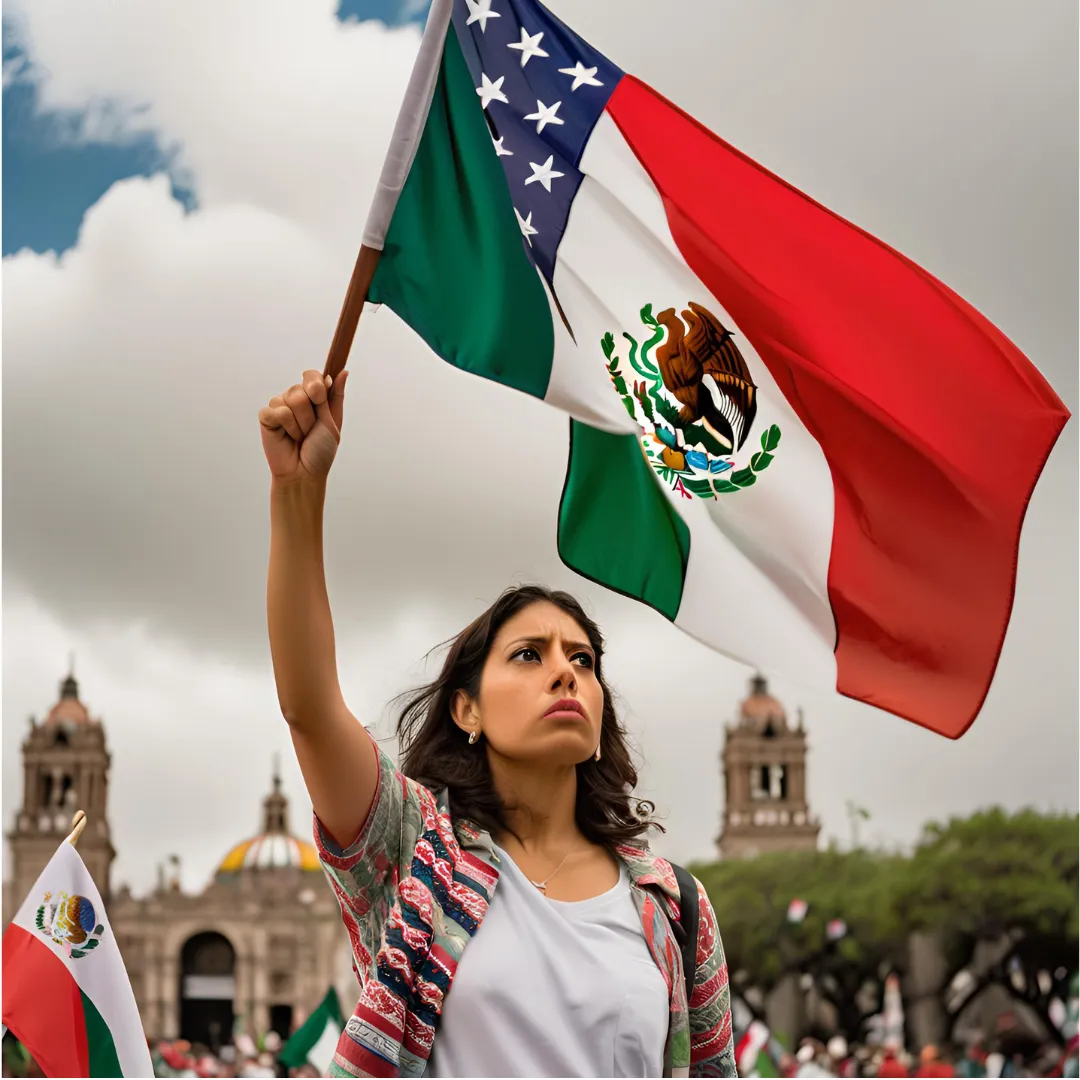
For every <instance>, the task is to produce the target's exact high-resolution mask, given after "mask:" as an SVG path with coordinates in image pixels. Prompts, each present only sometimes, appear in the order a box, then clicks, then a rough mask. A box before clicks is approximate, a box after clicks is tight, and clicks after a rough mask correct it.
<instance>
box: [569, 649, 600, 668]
mask: <svg viewBox="0 0 1080 1080" xmlns="http://www.w3.org/2000/svg"><path fill="white" fill-rule="evenodd" d="M570 659H571V660H584V661H585V662H584V664H582V667H587V668H589V670H590V671H591V670H592V668H593V667H595V666H596V665H595V664H594V663H593V658H592V657H591V656H590V655H589V654H588V653H587V652H579V653H574V655H573V656H572V657H570Z"/></svg>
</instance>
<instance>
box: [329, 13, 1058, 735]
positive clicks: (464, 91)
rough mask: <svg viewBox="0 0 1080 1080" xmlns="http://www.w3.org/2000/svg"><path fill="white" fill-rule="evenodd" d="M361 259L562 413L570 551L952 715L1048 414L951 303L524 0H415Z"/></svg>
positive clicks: (759, 657) (878, 699)
mask: <svg viewBox="0 0 1080 1080" xmlns="http://www.w3.org/2000/svg"><path fill="white" fill-rule="evenodd" d="M364 250H366V251H367V252H368V253H369V255H370V254H371V253H381V254H378V255H377V256H376V257H377V260H378V261H377V265H376V266H375V269H374V277H373V279H372V280H371V283H370V289H369V291H368V298H369V299H370V300H371V301H373V302H376V303H384V304H387V305H388V306H389V307H390V308H392V309H393V310H394V311H395V312H396V313H397V314H398V315H399V316H400V317H401V318H402V319H403V320H404V321H405V322H406V323H407V324H409V325H410V326H411V327H412V328H413V329H414V330H415V331H416V332H417V333H419V334H420V336H421V337H422V338H423V339H424V340H425V341H426V342H427V343H428V344H429V345H430V346H431V348H432V349H433V350H434V351H435V352H436V353H437V354H438V355H440V356H441V357H442V358H443V359H445V360H446V361H448V362H449V363H451V364H453V365H455V366H457V367H458V368H461V369H462V370H464V371H468V372H472V373H473V374H475V375H479V376H481V377H483V378H486V379H491V380H495V381H496V382H499V383H502V384H504V385H505V386H508V387H512V388H514V389H516V390H519V391H522V392H524V393H527V394H530V395H532V396H534V397H536V398H539V399H542V400H543V401H545V402H547V403H548V404H550V405H553V406H555V407H557V408H559V409H562V410H565V411H566V412H567V413H569V414H570V416H571V422H570V450H569V466H568V470H567V474H566V481H565V486H564V490H563V495H562V500H561V505H560V507H559V513H558V529H557V537H558V547H559V552H560V555H561V557H562V558H563V560H564V561H565V562H566V563H567V564H568V565H569V566H570V567H572V568H573V569H574V570H576V571H577V572H579V573H581V574H582V575H584V576H585V577H588V578H591V579H593V580H595V581H597V582H599V583H601V584H602V585H605V586H607V587H608V588H610V589H614V590H616V591H618V592H621V593H623V594H625V595H628V596H631V597H634V598H636V599H638V600H640V601H642V602H644V603H645V604H648V605H650V606H652V607H653V608H655V609H656V610H657V611H659V612H660V613H662V614H663V615H664V616H666V617H667V618H668V619H670V620H672V621H673V622H674V623H675V624H676V625H677V626H679V627H681V628H682V629H683V630H684V631H686V632H687V633H688V634H690V635H692V636H693V637H695V638H697V639H699V640H701V641H703V642H705V643H706V644H708V645H710V646H712V647H713V648H715V649H717V650H719V651H720V652H722V653H724V654H726V655H728V656H731V657H734V658H736V659H738V660H741V661H743V662H746V663H748V664H752V665H754V666H755V667H757V668H758V669H760V670H765V671H772V672H776V673H778V674H782V675H786V676H788V677H790V678H792V679H794V680H796V681H800V682H802V683H803V684H804V685H808V686H818V687H822V688H826V689H835V690H838V691H839V692H840V693H842V694H845V695H847V696H850V697H853V698H856V699H858V700H861V701H864V702H868V703H870V704H872V705H875V706H878V707H880V708H882V709H885V710H888V711H890V712H892V713H895V714H897V715H899V716H902V717H905V718H907V719H910V720H912V721H914V722H916V723H918V724H921V725H924V726H926V727H928V728H931V729H933V730H934V731H937V732H939V733H941V734H943V735H946V736H950V737H957V736H959V735H961V734H962V733H963V732H964V731H965V730H966V729H967V727H968V726H969V725H970V723H971V722H972V721H973V720H974V718H975V716H976V715H977V713H978V711H979V709H980V707H981V705H982V702H983V699H984V698H985V696H986V693H987V691H988V688H989V686H990V682H991V679H992V677H993V674H994V670H995V667H996V664H997V660H998V654H999V652H1000V649H1001V645H1002V640H1003V637H1004V633H1005V628H1006V626H1007V624H1008V621H1009V616H1010V612H1011V608H1012V600H1013V587H1014V579H1015V572H1016V558H1017V548H1018V544H1019V537H1020V527H1021V522H1022V519H1023V516H1024V512H1025V509H1026V507H1027V504H1028V500H1029V498H1030V496H1031V493H1032V489H1033V487H1034V485H1035V482H1036V480H1037V478H1038V476H1039V474H1040V472H1041V470H1042V468H1043V465H1044V463H1045V461H1046V459H1047V455H1048V454H1049V453H1050V450H1051V448H1052V446H1053V444H1054V442H1055V440H1056V438H1057V436H1058V433H1059V432H1060V431H1061V428H1062V427H1063V425H1064V424H1065V422H1066V420H1067V418H1068V413H1067V411H1066V409H1065V407H1064V405H1063V404H1062V402H1061V401H1060V400H1059V399H1058V397H1057V395H1056V394H1055V393H1054V391H1053V390H1052V389H1051V387H1050V386H1049V385H1048V384H1047V382H1046V381H1045V380H1044V379H1043V377H1042V376H1041V375H1040V374H1039V372H1038V371H1037V370H1036V368H1035V367H1034V366H1033V365H1032V364H1031V363H1030V362H1029V361H1028V359H1027V358H1026V357H1025V356H1024V355H1023V354H1022V353H1021V352H1020V350H1019V349H1018V348H1017V347H1016V346H1015V345H1014V344H1013V343H1012V342H1011V341H1009V340H1008V339H1007V338H1006V337H1005V335H1004V334H1002V333H1001V331H1000V330H998V329H997V328H996V327H995V326H993V325H992V324H991V323H990V322H989V321H987V320H986V319H985V318H983V317H982V316H981V315H980V314H979V313H978V312H977V311H976V310H975V309H974V308H972V307H971V306H970V305H969V304H968V303H966V302H965V301H964V300H963V299H961V298H960V297H959V296H957V295H956V294H955V293H954V292H952V291H951V290H950V289H948V288H947V287H946V286H945V285H943V284H942V283H941V282H940V281H938V280H937V279H936V278H934V277H933V276H932V275H931V274H929V273H928V272H926V271H925V270H923V269H921V268H920V267H919V266H917V265H915V264H914V263H913V262H912V261H911V260H909V259H907V258H905V257H904V256H903V255H901V254H900V253H898V252H897V251H895V250H893V249H892V248H890V247H888V246H887V245H886V244H884V243H882V242H881V241H880V240H877V239H875V238H874V237H873V236H870V235H869V234H867V233H866V232H864V231H862V230H861V229H859V228H857V227H855V226H854V225H852V224H850V223H848V222H847V221H845V220H843V219H842V218H840V217H838V216H837V215H835V214H833V213H831V212H830V211H828V210H826V209H825V208H824V207H822V206H821V205H819V204H817V203H816V202H814V201H813V200H812V199H810V198H808V197H807V196H806V195H804V194H802V193H801V192H800V191H798V190H796V189H795V188H794V187H792V186H791V185H790V184H787V183H785V182H784V181H782V180H781V179H779V178H778V177H776V176H774V175H772V174H771V173H769V172H768V171H767V170H765V169H764V168H762V167H761V166H760V165H758V164H756V163H755V162H753V161H751V160H750V159H749V158H747V157H746V156H745V155H744V154H742V153H740V152H739V151H738V150H736V149H735V148H734V147H732V146H730V145H728V144H727V143H725V142H724V141H723V140H722V139H721V138H719V137H718V136H716V135H714V134H713V133H712V132H710V131H708V130H707V129H706V128H704V127H703V126H702V125H701V124H699V123H697V122H696V121H695V120H693V119H692V118H691V117H690V116H688V115H687V114H686V113H684V112H683V111H681V110H680V109H679V108H677V107H676V106H675V105H673V104H672V103H671V102H669V101H667V100H665V99H664V98H663V97H662V96H661V95H660V94H658V93H657V92H656V91H654V90H653V89H651V88H650V87H649V86H647V85H646V84H645V83H643V82H642V81H641V80H640V79H638V78H635V77H634V76H633V75H631V74H628V73H624V72H623V71H622V70H621V69H620V68H619V67H618V66H617V65H616V64H615V63H614V62H613V61H612V60H610V59H609V58H608V57H606V56H604V55H603V54H601V53H600V52H598V51H597V50H596V49H595V48H593V47H592V46H591V45H590V44H589V43H588V42H586V41H584V40H583V39H582V38H581V37H580V36H579V35H577V34H576V33H575V32H574V31H573V30H571V29H570V28H569V27H567V26H566V25H565V24H564V23H562V22H560V21H559V20H558V19H557V18H555V16H554V15H552V14H551V13H550V12H549V11H548V10H547V9H546V8H545V7H544V6H543V5H542V4H540V3H537V2H535V0H516V2H514V3H510V2H509V0H434V3H433V5H432V8H431V12H430V15H429V18H428V22H427V27H426V30H425V34H424V38H423V43H422V46H421V50H420V54H419V57H418V59H417V62H416V66H415V69H414V72H413V76H412V80H411V82H410V84H409V88H408V91H407V94H406V99H405V102H404V104H403V106H402V109H401V113H400V115H399V119H398V125H397V129H396V131H395V134H394V138H393V141H392V145H391V150H390V153H389V156H388V158H387V161H386V164H385V166H384V172H383V177H382V180H381V181H380V185H379V189H378V192H377V195H376V198H375V200H374V203H373V206H372V209H371V212H370V215H369V218H368V224H367V227H366V230H365V233H364ZM362 261H363V253H362V259H361V262H362ZM369 262H370V260H369ZM359 265H360V263H359V262H358V267H359ZM342 362H343V361H342Z"/></svg>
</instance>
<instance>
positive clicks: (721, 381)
mask: <svg viewBox="0 0 1080 1080" xmlns="http://www.w3.org/2000/svg"><path fill="white" fill-rule="evenodd" d="M640 314H641V321H642V323H643V324H644V326H645V327H646V328H647V332H648V336H647V337H646V339H645V340H644V341H643V342H641V344H640V346H639V344H638V341H637V339H636V338H635V337H634V336H633V335H632V334H629V333H623V335H622V336H623V337H624V338H625V339H626V340H627V342H628V343H629V346H630V348H629V353H628V356H627V362H628V363H629V366H630V368H631V369H632V372H633V375H632V376H631V377H630V382H629V383H628V382H627V375H628V374H629V373H627V372H625V371H624V369H623V366H622V365H623V360H622V359H621V358H620V357H619V356H618V355H617V353H616V351H615V337H614V335H613V334H611V333H610V332H609V333H607V334H605V335H604V336H603V338H602V339H601V342H600V345H601V348H602V349H603V350H604V356H605V357H606V358H607V369H608V375H609V376H610V378H611V381H612V385H613V386H614V387H615V390H616V392H617V393H618V394H619V396H620V397H621V398H622V401H623V405H624V406H625V407H626V410H627V412H628V413H629V414H630V416H631V417H632V418H633V419H634V420H635V421H636V422H637V423H638V425H639V426H640V427H641V431H642V448H643V450H644V452H645V455H646V457H647V458H648V459H649V461H650V463H651V464H652V466H653V468H654V469H655V470H656V472H657V474H658V475H659V476H660V478H661V479H662V480H663V481H665V482H667V483H670V484H671V486H672V488H673V490H675V491H678V492H679V494H680V495H683V496H684V497H685V498H688V499H689V498H693V497H694V496H695V495H696V496H698V497H699V498H708V499H715V498H717V497H718V496H719V495H726V494H730V493H731V492H734V491H739V490H741V489H742V488H747V487H750V486H751V485H753V484H754V483H755V482H756V480H757V476H758V474H759V473H761V472H763V471H764V470H765V469H766V468H768V466H769V465H770V464H771V462H772V460H773V456H774V453H775V451H776V448H777V447H778V446H779V445H780V429H779V427H777V426H776V425H775V424H772V425H770V426H769V427H768V428H767V429H766V430H765V431H763V432H762V433H761V436H760V440H759V442H760V449H759V450H757V451H756V452H755V453H754V454H753V455H752V456H751V457H750V460H749V461H748V462H747V463H746V464H745V465H743V466H742V467H741V468H736V466H737V465H739V464H740V462H738V461H737V460H736V458H737V456H738V455H739V452H740V451H741V450H742V449H743V447H744V446H745V445H746V442H747V439H748V438H749V436H750V434H751V431H752V430H753V426H754V420H755V419H756V418H757V408H758V395H757V386H756V384H755V383H754V380H753V378H752V376H751V374H750V369H749V368H748V367H747V364H746V361H745V360H744V359H743V355H742V353H741V352H740V351H739V347H738V345H736V343H735V340H734V336H733V335H732V333H731V331H730V330H728V329H727V327H725V326H724V325H723V323H721V322H720V320H719V319H718V318H717V317H716V316H715V315H713V314H712V312H711V311H708V310H707V309H706V308H704V307H702V306H701V304H698V303H695V302H694V301H693V300H691V301H690V302H689V304H688V306H687V308H686V309H685V310H684V311H683V312H682V315H681V317H680V316H679V315H678V314H676V312H675V308H673V307H672V308H666V309H665V310H663V311H661V312H660V313H659V314H658V315H655V316H654V315H653V313H652V304H646V305H645V306H644V307H643V308H642V309H641V313H640Z"/></svg>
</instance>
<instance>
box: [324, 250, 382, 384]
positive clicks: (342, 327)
mask: <svg viewBox="0 0 1080 1080" xmlns="http://www.w3.org/2000/svg"><path fill="white" fill-rule="evenodd" d="M381 254H382V252H381V251H380V250H378V249H377V248H370V247H368V246H367V245H366V244H363V245H361V247H360V254H359V255H357V256H356V265H355V266H354V267H353V272H352V277H351V278H350V279H349V287H348V289H347V290H346V291H345V302H344V303H343V304H342V305H341V314H340V315H339V316H338V321H337V328H336V329H335V330H334V339H333V341H331V342H330V352H329V353H328V355H327V357H326V367H324V368H323V374H324V375H329V376H330V378H331V379H336V378H337V377H338V376H339V375H340V374H341V372H342V371H343V370H344V369H345V364H346V362H347V361H348V359H349V350H350V349H352V343H353V338H354V337H355V336H356V327H357V324H358V323H359V322H360V313H361V312H362V311H363V310H364V304H365V302H366V301H367V295H368V289H370V288H371V279H372V278H373V277H374V276H375V267H377V266H378V265H379V256H380V255H381Z"/></svg>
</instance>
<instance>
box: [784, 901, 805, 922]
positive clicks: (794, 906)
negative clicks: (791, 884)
mask: <svg viewBox="0 0 1080 1080" xmlns="http://www.w3.org/2000/svg"><path fill="white" fill-rule="evenodd" d="M809 910H810V905H809V904H808V903H807V902H806V901H805V900H800V899H799V898H798V897H795V899H794V900H792V901H791V903H790V904H788V909H787V920H788V922H790V923H801V922H802V921H803V919H805V918H806V913H807V911H809Z"/></svg>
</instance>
